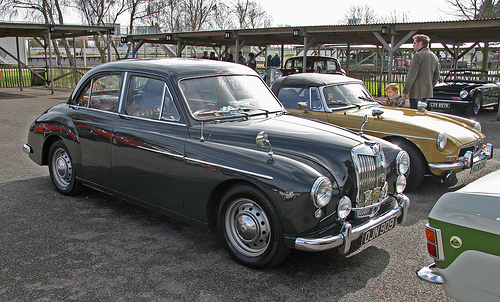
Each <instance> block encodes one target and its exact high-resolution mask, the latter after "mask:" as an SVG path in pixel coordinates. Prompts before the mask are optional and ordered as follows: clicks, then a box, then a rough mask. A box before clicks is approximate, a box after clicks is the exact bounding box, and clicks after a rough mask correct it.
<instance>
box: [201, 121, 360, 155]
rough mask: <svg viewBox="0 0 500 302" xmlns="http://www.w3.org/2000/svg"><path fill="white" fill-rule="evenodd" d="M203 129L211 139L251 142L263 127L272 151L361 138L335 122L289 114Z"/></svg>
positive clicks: (344, 143)
mask: <svg viewBox="0 0 500 302" xmlns="http://www.w3.org/2000/svg"><path fill="white" fill-rule="evenodd" d="M203 131H204V137H205V138H207V137H208V138H209V139H210V140H211V141H218V142H224V143H228V144H234V143H236V144H243V145H247V144H248V145H250V146H255V138H256V136H257V134H258V133H259V132H260V131H266V132H267V133H268V135H269V141H270V143H271V144H272V146H273V149H275V151H276V149H277V148H278V149H282V150H296V151H301V150H303V149H304V147H305V146H307V149H308V150H309V149H310V148H312V147H313V146H316V145H317V146H321V147H322V148H325V149H328V148H331V147H337V148H347V149H351V148H352V147H353V146H356V145H359V144H361V143H363V142H364V141H365V139H364V138H363V137H361V136H359V135H357V134H355V133H353V132H351V131H348V130H346V129H344V128H341V127H339V126H335V125H331V124H328V123H324V122H321V121H316V120H312V119H309V118H305V117H300V116H295V115H291V114H284V115H278V116H269V117H267V118H266V117H265V116H254V117H250V118H249V119H248V120H246V121H241V120H240V121H222V122H220V123H205V125H204V130H203ZM207 140H208V139H207ZM245 147H249V146H245Z"/></svg>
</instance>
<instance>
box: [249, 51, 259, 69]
mask: <svg viewBox="0 0 500 302" xmlns="http://www.w3.org/2000/svg"><path fill="white" fill-rule="evenodd" d="M248 67H250V68H252V69H253V70H255V71H257V60H255V55H254V54H253V53H249V54H248Z"/></svg>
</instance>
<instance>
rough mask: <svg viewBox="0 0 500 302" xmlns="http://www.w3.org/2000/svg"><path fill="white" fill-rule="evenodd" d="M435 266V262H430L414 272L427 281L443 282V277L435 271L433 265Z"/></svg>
mask: <svg viewBox="0 0 500 302" xmlns="http://www.w3.org/2000/svg"><path fill="white" fill-rule="evenodd" d="M435 266H436V264H435V263H431V264H429V265H427V266H422V267H421V268H419V269H418V270H417V271H416V273H417V276H418V277H419V278H420V279H422V280H424V281H427V282H430V283H434V284H443V283H444V278H443V276H441V275H440V274H438V273H437V272H436V270H435V269H434V267H435Z"/></svg>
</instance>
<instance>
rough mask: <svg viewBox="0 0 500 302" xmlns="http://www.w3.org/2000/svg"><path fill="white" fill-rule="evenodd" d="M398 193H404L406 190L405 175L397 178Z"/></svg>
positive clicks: (396, 188) (396, 187)
mask: <svg viewBox="0 0 500 302" xmlns="http://www.w3.org/2000/svg"><path fill="white" fill-rule="evenodd" d="M394 188H395V190H396V193H403V191H404V190H405V188H406V177H405V176H404V175H399V176H398V178H396V184H395V186H394Z"/></svg>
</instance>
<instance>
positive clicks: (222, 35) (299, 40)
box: [127, 19, 500, 46]
mask: <svg viewBox="0 0 500 302" xmlns="http://www.w3.org/2000/svg"><path fill="white" fill-rule="evenodd" d="M383 28H384V29H385V30H386V32H385V33H384V34H382V29H383ZM294 32H295V33H296V35H294ZM412 32H416V33H423V34H426V35H428V36H429V37H430V38H431V40H432V42H433V43H446V44H453V45H461V44H463V43H468V42H472V43H474V42H498V41H500V19H488V20H473V21H446V22H425V23H379V24H368V25H336V26H331V25H327V26H296V27H276V28H260V29H238V30H215V31H198V32H178V33H160V34H144V35H129V36H127V42H135V43H157V44H178V43H182V44H184V45H193V46H221V45H231V44H235V41H236V40H239V41H244V44H245V45H252V46H266V45H277V44H285V45H301V44H304V38H307V39H308V40H309V41H310V42H309V43H311V44H312V45H321V44H332V43H335V44H351V45H356V44H368V45H381V44H382V42H381V40H384V41H385V42H386V43H391V39H393V37H394V38H395V39H397V40H400V39H402V38H404V37H405V36H406V35H408V34H409V33H412ZM411 36H412V35H410V37H409V38H408V39H406V40H405V41H402V42H403V43H406V42H407V41H409V40H411Z"/></svg>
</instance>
